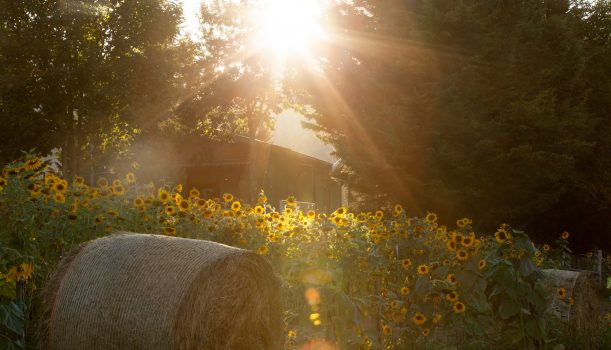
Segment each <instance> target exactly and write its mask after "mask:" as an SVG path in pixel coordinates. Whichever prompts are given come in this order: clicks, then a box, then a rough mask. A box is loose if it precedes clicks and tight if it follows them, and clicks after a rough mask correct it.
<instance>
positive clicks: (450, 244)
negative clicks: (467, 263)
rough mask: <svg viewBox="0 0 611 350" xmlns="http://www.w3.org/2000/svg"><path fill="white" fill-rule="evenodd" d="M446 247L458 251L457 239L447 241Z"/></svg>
mask: <svg viewBox="0 0 611 350" xmlns="http://www.w3.org/2000/svg"><path fill="white" fill-rule="evenodd" d="M446 247H447V248H448V250H449V251H451V252H453V251H456V241H455V240H454V239H451V240H449V241H448V242H447V243H446Z"/></svg>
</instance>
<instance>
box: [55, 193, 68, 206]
mask: <svg viewBox="0 0 611 350" xmlns="http://www.w3.org/2000/svg"><path fill="white" fill-rule="evenodd" d="M53 200H54V201H55V203H62V204H63V203H66V196H64V194H63V193H61V192H57V193H56V194H55V195H54V196H53Z"/></svg>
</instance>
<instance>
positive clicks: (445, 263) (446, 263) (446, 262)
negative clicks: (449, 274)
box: [441, 259, 451, 266]
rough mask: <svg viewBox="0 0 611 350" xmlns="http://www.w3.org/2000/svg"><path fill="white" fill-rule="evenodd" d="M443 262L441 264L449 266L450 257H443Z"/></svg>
mask: <svg viewBox="0 0 611 350" xmlns="http://www.w3.org/2000/svg"><path fill="white" fill-rule="evenodd" d="M441 263H442V264H443V266H450V263H451V262H450V259H443V261H442V262H441Z"/></svg>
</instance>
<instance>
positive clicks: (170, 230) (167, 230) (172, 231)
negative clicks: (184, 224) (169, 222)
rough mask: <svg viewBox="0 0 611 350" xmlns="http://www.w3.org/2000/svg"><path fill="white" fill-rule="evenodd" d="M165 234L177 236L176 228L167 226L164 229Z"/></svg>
mask: <svg viewBox="0 0 611 350" xmlns="http://www.w3.org/2000/svg"><path fill="white" fill-rule="evenodd" d="M163 233H164V234H166V235H168V236H174V235H175V234H176V228H174V227H172V226H166V227H164V228H163Z"/></svg>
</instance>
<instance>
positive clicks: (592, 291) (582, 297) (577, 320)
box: [543, 269, 601, 334]
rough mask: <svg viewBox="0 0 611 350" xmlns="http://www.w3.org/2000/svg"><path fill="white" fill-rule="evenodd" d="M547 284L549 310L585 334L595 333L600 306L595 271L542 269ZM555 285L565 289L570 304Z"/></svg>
mask: <svg viewBox="0 0 611 350" xmlns="http://www.w3.org/2000/svg"><path fill="white" fill-rule="evenodd" d="M543 272H544V273H545V275H546V277H547V281H546V285H547V288H548V290H549V291H550V292H549V293H550V295H551V305H550V308H551V311H552V313H553V314H555V315H556V316H557V317H559V318H560V320H561V321H563V322H564V323H566V324H568V325H570V326H571V327H573V328H575V329H578V330H580V331H582V332H584V333H585V334H595V333H596V331H597V329H598V327H599V321H600V320H599V314H600V310H601V305H600V300H599V297H598V293H597V287H596V280H595V279H594V274H593V273H592V272H589V271H569V270H557V269H547V270H543ZM558 288H564V289H565V290H566V291H567V294H568V295H567V298H568V297H572V298H573V305H570V304H568V303H566V302H565V301H563V300H560V299H559V298H558V296H557V290H558Z"/></svg>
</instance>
